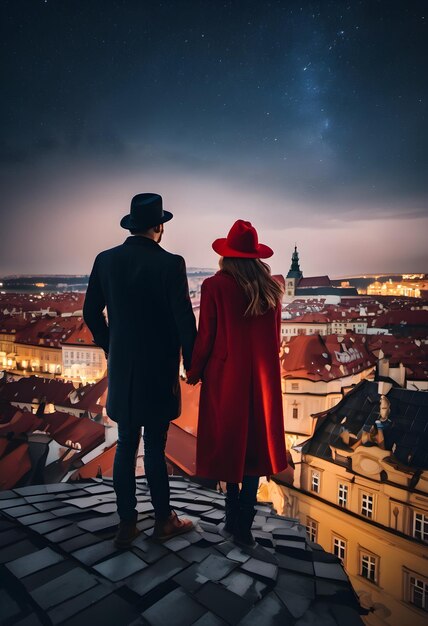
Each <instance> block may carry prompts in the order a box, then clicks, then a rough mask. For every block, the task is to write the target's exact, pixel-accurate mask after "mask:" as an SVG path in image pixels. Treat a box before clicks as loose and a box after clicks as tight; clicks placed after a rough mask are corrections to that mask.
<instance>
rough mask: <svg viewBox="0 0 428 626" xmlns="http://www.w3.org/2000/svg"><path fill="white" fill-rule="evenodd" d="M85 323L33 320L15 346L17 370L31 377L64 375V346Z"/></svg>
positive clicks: (78, 320)
mask: <svg viewBox="0 0 428 626" xmlns="http://www.w3.org/2000/svg"><path fill="white" fill-rule="evenodd" d="M81 323H82V318H81V317H61V318H49V317H48V318H46V317H42V318H38V319H33V320H31V321H30V323H29V324H28V325H27V326H25V327H24V328H23V329H21V330H19V331H18V332H17V333H16V337H15V342H14V352H15V361H16V369H17V370H19V371H22V372H26V373H30V374H31V373H33V372H42V373H43V374H51V375H59V374H61V372H62V348H61V343H62V342H63V341H65V340H66V339H67V338H68V337H69V336H70V334H71V333H73V331H74V330H75V328H76V327H77V326H78V325H80V324H81Z"/></svg>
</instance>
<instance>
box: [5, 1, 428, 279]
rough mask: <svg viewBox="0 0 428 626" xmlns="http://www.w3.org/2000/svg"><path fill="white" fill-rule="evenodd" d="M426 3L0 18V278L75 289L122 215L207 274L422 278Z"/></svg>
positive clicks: (130, 9)
mask: <svg viewBox="0 0 428 626" xmlns="http://www.w3.org/2000/svg"><path fill="white" fill-rule="evenodd" d="M427 23H428V3H427V2H422V1H421V2H412V1H411V0H406V1H404V0H403V1H401V2H396V1H394V0H385V1H378V0H367V1H361V2H358V1H353V2H351V1H348V2H329V1H326V0H324V1H321V2H306V1H301V2H293V1H279V2H273V1H270V2H268V1H264V0H258V1H250V0H248V1H239V0H237V1H232V2H224V1H217V0H201V1H196V0H195V1H191V0H187V1H186V0H168V1H164V2H151V1H149V0H144V1H143V0H141V1H137V0H122V1H119V0H102V1H101V0H47V1H43V0H31V1H26V2H24V1H21V0H3V2H2V3H1V44H0V45H1V46H2V55H1V56H2V70H1V71H2V86H3V96H2V99H1V102H0V106H1V117H2V142H1V159H0V160H1V163H0V168H1V169H0V171H1V174H0V176H1V184H2V190H3V191H2V201H1V204H0V206H1V209H0V211H1V216H0V217H1V233H2V236H1V246H0V274H1V275H5V274H14V273H44V272H47V273H52V274H55V273H58V274H59V273H62V272H64V273H70V274H74V273H89V272H90V270H91V266H92V262H93V258H94V256H95V255H96V254H97V253H98V252H99V251H100V250H102V249H105V248H108V247H111V246H114V245H117V244H120V243H122V242H123V241H124V240H125V238H126V237H127V236H128V235H129V233H128V231H125V230H123V229H122V228H121V227H120V226H119V221H120V218H121V217H122V216H123V215H125V214H126V213H128V211H129V204H130V200H131V198H132V196H133V195H134V194H136V193H140V192H147V191H149V192H157V193H160V194H161V195H162V196H163V198H164V206H165V208H167V209H168V210H170V211H172V212H173V213H174V219H173V220H172V221H171V222H169V223H168V224H167V225H166V230H165V236H164V239H163V242H162V245H163V246H164V247H165V248H167V249H169V250H171V251H173V252H177V253H180V254H183V255H184V256H185V258H186V261H187V265H188V266H189V267H191V266H199V267H215V266H216V264H217V260H218V257H217V256H216V254H215V253H214V252H213V251H212V250H211V242H212V240H213V239H215V238H217V237H221V236H225V235H226V234H227V231H228V230H229V228H230V226H231V225H232V223H233V221H234V220H235V219H238V218H241V219H248V220H250V221H252V222H253V224H254V225H255V226H256V228H257V229H258V230H259V234H260V240H261V241H262V242H263V243H267V244H268V245H270V246H272V247H273V248H274V250H275V255H274V257H272V259H271V260H270V263H271V266H272V269H273V270H274V271H281V272H286V271H287V270H288V267H289V265H290V257H291V253H292V250H293V247H294V243H295V242H297V245H298V248H299V251H300V256H301V266H302V269H303V272H304V274H305V275H314V274H326V273H328V274H330V276H331V277H335V276H342V275H347V274H358V273H364V272H370V273H375V272H412V271H415V272H423V271H428V254H427V243H426V241H427V238H428V211H427V200H428V175H427V173H428V157H427V154H428V152H427V140H428V137H427V135H428V132H427V102H428V88H427V76H428V71H427V63H428V43H427V42H428V26H427Z"/></svg>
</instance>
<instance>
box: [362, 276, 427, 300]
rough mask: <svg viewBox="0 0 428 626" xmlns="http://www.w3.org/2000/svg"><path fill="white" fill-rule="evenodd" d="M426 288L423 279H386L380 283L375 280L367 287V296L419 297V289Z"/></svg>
mask: <svg viewBox="0 0 428 626" xmlns="http://www.w3.org/2000/svg"><path fill="white" fill-rule="evenodd" d="M422 289H427V283H426V282H424V281H420V280H419V281H412V280H403V281H401V282H396V281H392V280H391V279H389V280H388V281H386V282H384V283H381V282H380V281H378V280H376V281H375V282H374V283H372V284H371V285H368V287H367V295H369V296H406V297H408V298H420V297H421V290H422Z"/></svg>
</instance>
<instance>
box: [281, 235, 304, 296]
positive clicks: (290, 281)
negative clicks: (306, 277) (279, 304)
mask: <svg viewBox="0 0 428 626" xmlns="http://www.w3.org/2000/svg"><path fill="white" fill-rule="evenodd" d="M302 277H303V272H302V270H301V269H300V265H299V253H298V252H297V246H294V252H293V254H292V256H291V267H290V269H289V270H288V274H287V278H286V280H285V295H286V296H294V295H295V292H296V285H297V284H298V283H299V280H300V279H301V278H302Z"/></svg>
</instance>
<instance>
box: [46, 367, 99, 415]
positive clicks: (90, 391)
mask: <svg viewBox="0 0 428 626" xmlns="http://www.w3.org/2000/svg"><path fill="white" fill-rule="evenodd" d="M107 384H108V380H107V376H104V378H101V380H99V381H98V382H96V383H93V384H89V385H85V386H83V387H79V388H78V389H76V390H74V391H75V393H77V394H78V396H79V398H80V399H79V400H78V401H77V402H74V403H73V402H71V400H70V397H68V398H66V399H65V400H64V401H63V402H61V403H57V405H58V406H63V407H66V408H67V407H68V408H73V409H80V410H82V411H89V412H90V413H95V414H96V413H101V412H102V410H103V407H105V405H106V402H107Z"/></svg>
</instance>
